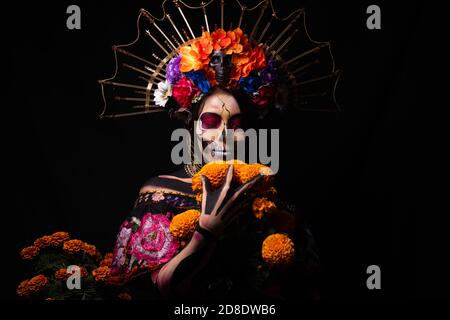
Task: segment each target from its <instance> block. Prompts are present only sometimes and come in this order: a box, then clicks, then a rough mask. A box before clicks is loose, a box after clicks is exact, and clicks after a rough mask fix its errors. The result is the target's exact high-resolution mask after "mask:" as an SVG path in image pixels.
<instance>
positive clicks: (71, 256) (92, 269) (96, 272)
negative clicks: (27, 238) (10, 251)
mask: <svg viewBox="0 0 450 320" xmlns="http://www.w3.org/2000/svg"><path fill="white" fill-rule="evenodd" d="M20 256H21V258H22V259H23V260H24V261H25V262H26V263H27V264H28V265H29V266H30V269H31V274H32V276H31V277H30V278H29V279H25V280H23V281H22V282H21V283H20V284H19V286H18V287H17V295H18V296H20V297H21V298H24V299H45V300H87V299H104V298H105V297H106V296H107V295H108V294H109V292H107V290H104V289H105V281H106V280H107V278H108V275H109V265H110V264H111V259H112V256H111V254H110V253H108V254H106V255H104V256H102V255H101V253H100V252H99V251H98V250H97V248H96V247H95V246H94V245H91V244H89V243H86V242H84V241H81V240H78V239H71V238H70V235H69V233H67V232H55V233H53V234H52V235H44V236H42V237H40V238H38V239H36V240H35V241H34V243H33V244H32V245H30V246H28V247H25V248H23V249H22V250H21V252H20ZM77 278H78V279H77ZM77 281H78V284H77Z"/></svg>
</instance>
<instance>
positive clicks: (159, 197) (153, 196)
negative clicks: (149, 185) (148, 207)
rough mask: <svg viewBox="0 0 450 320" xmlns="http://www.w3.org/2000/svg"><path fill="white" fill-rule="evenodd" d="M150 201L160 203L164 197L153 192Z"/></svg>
mask: <svg viewBox="0 0 450 320" xmlns="http://www.w3.org/2000/svg"><path fill="white" fill-rule="evenodd" d="M152 200H153V201H154V202H160V201H161V200H164V195H163V194H162V193H161V192H155V193H154V194H153V195H152Z"/></svg>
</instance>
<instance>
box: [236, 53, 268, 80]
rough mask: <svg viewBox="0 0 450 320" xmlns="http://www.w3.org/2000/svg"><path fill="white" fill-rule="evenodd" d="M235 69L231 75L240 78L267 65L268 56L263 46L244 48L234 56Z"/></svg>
mask: <svg viewBox="0 0 450 320" xmlns="http://www.w3.org/2000/svg"><path fill="white" fill-rule="evenodd" d="M232 62H233V69H232V71H231V77H232V78H233V79H234V80H239V78H240V77H247V76H248V75H249V74H250V72H252V71H253V70H256V69H261V68H264V67H265V66H266V56H265V54H264V50H263V48H262V47H259V46H257V47H255V48H253V49H252V50H248V51H247V50H244V51H243V52H241V53H240V54H234V55H233V57H232Z"/></svg>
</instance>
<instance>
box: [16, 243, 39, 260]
mask: <svg viewBox="0 0 450 320" xmlns="http://www.w3.org/2000/svg"><path fill="white" fill-rule="evenodd" d="M38 254H39V248H38V247H36V246H29V247H26V248H24V249H22V251H20V256H21V257H22V259H23V260H31V259H33V258H34V257H36V256H37V255H38Z"/></svg>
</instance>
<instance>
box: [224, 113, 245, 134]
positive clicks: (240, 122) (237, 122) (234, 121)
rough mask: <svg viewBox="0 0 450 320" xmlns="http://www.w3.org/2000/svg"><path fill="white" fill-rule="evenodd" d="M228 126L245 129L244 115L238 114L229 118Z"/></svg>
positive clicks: (234, 128) (229, 127)
mask: <svg viewBox="0 0 450 320" xmlns="http://www.w3.org/2000/svg"><path fill="white" fill-rule="evenodd" d="M227 127H228V129H233V130H237V129H243V128H244V116H243V115H242V114H236V115H234V116H232V117H231V118H230V119H229V120H228V125H227Z"/></svg>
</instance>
